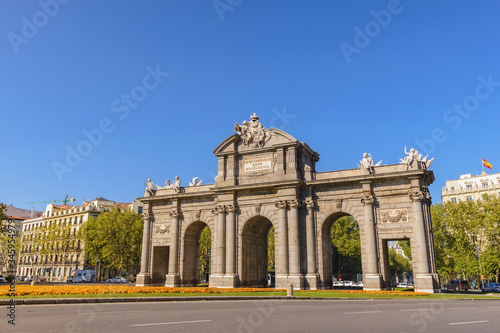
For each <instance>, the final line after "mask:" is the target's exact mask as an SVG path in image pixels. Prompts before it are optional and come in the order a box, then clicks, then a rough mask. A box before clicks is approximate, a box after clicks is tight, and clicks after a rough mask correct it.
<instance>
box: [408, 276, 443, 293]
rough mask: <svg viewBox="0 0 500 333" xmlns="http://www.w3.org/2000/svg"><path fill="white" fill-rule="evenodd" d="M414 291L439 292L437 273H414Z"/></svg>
mask: <svg viewBox="0 0 500 333" xmlns="http://www.w3.org/2000/svg"><path fill="white" fill-rule="evenodd" d="M413 279H414V283H415V291H416V292H421V293H431V294H432V293H440V292H441V288H440V286H439V283H438V281H439V277H438V275H437V274H432V273H429V274H415V275H414V277H413Z"/></svg>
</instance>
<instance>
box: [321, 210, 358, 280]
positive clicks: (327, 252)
mask: <svg viewBox="0 0 500 333" xmlns="http://www.w3.org/2000/svg"><path fill="white" fill-rule="evenodd" d="M346 217H351V218H352V219H353V220H354V223H355V224H356V227H357V230H358V232H359V233H360V226H359V223H358V222H357V220H356V219H355V218H354V217H353V216H352V215H350V214H348V213H345V212H336V213H333V214H331V215H330V216H328V217H327V219H326V220H325V222H324V223H323V225H322V227H321V249H322V255H321V258H322V272H321V273H320V276H321V277H322V279H323V281H324V286H325V287H326V288H328V287H330V286H331V285H332V282H333V281H332V276H333V274H332V273H333V272H334V271H335V267H334V264H333V263H332V261H333V260H332V257H333V247H332V237H333V236H332V231H331V230H332V227H333V226H334V224H335V223H338V222H339V220H340V219H341V218H346ZM359 242H360V245H361V237H360V239H359ZM362 263H363V258H362V256H361V264H362ZM344 279H345V278H344Z"/></svg>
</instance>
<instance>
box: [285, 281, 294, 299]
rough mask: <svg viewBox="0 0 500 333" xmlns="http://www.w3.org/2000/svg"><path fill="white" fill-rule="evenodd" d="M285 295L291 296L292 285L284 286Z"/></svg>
mask: <svg viewBox="0 0 500 333" xmlns="http://www.w3.org/2000/svg"><path fill="white" fill-rule="evenodd" d="M286 295H287V296H293V284H291V283H289V284H287V285H286Z"/></svg>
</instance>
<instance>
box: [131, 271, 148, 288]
mask: <svg viewBox="0 0 500 333" xmlns="http://www.w3.org/2000/svg"><path fill="white" fill-rule="evenodd" d="M150 284H151V276H150V275H149V273H139V274H137V277H136V280H135V285H136V287H144V286H149V285H150Z"/></svg>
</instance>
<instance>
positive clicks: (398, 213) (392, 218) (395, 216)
mask: <svg viewBox="0 0 500 333" xmlns="http://www.w3.org/2000/svg"><path fill="white" fill-rule="evenodd" d="M380 219H381V221H382V223H397V222H408V209H384V210H381V211H380Z"/></svg>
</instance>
